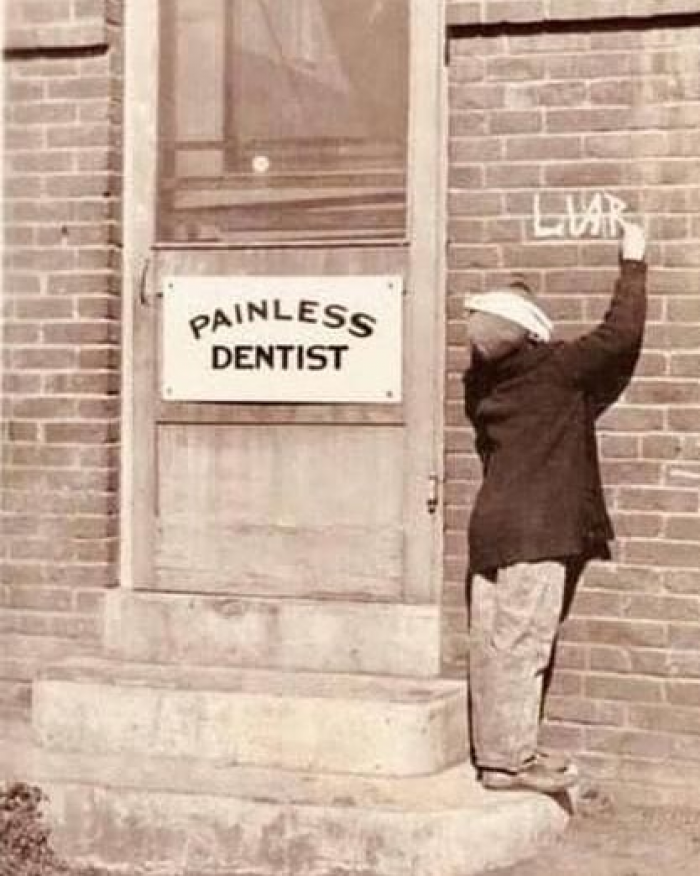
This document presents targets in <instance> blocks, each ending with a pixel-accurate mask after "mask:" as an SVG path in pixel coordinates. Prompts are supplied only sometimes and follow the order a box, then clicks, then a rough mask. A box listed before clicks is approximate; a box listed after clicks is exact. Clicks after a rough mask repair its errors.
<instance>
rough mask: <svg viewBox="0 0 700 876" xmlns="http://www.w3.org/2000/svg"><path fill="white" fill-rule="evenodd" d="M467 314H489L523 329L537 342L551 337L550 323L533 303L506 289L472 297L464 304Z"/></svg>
mask: <svg viewBox="0 0 700 876" xmlns="http://www.w3.org/2000/svg"><path fill="white" fill-rule="evenodd" d="M464 306H465V309H466V310H467V312H470V311H471V312H477V313H491V314H493V315H494V316H500V317H502V318H503V319H508V320H510V321H511V322H514V323H516V324H517V325H519V326H521V327H522V328H524V329H525V330H526V331H527V332H528V333H529V334H530V335H532V337H534V338H535V339H536V340H538V341H549V340H550V339H551V337H552V328H553V326H552V321H551V320H550V319H549V317H548V316H547V314H546V313H545V312H544V311H543V310H542V309H541V308H540V307H538V306H537V305H536V304H535V303H534V302H532V301H529V300H528V299H527V298H523V296H522V295H518V294H517V293H516V292H511V291H510V290H508V289H498V290H495V291H493V292H485V293H483V294H480V295H472V296H471V297H470V298H467V299H466V301H465V302H464Z"/></svg>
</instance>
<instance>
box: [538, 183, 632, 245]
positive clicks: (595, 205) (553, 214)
mask: <svg viewBox="0 0 700 876" xmlns="http://www.w3.org/2000/svg"><path fill="white" fill-rule="evenodd" d="M563 198H564V204H563V209H559V210H556V211H555V210H550V211H549V212H547V211H545V209H544V208H543V205H542V197H541V195H540V194H539V193H538V194H536V195H535V200H534V206H533V233H534V236H535V237H536V238H537V239H540V240H542V239H547V238H566V237H572V238H574V239H578V238H581V237H600V238H610V239H613V238H616V237H618V236H619V234H620V231H621V230H622V227H623V225H624V222H625V219H624V213H625V212H626V211H627V209H628V207H627V204H626V203H625V202H624V201H623V200H622V199H621V198H617V197H615V195H611V194H609V193H608V192H594V193H593V194H590V193H586V192H581V193H579V194H567V195H564V196H563Z"/></svg>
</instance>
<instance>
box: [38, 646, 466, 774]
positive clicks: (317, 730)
mask: <svg viewBox="0 0 700 876" xmlns="http://www.w3.org/2000/svg"><path fill="white" fill-rule="evenodd" d="M466 712H467V704H466V687H465V685H463V684H461V683H459V682H455V681H447V680H443V679H430V680H426V679H405V678H390V677H385V676H359V675H342V674H321V673H297V672H295V673H284V672H273V671H260V670H258V671H256V670H239V669H212V668H201V667H182V666H162V665H154V664H135V663H122V662H118V661H113V660H100V659H77V660H74V661H68V662H65V663H63V664H58V665H56V666H53V667H50V668H48V669H46V670H45V671H44V672H43V673H42V675H41V677H40V678H39V679H38V680H37V681H36V682H35V685H34V695H33V714H32V721H33V727H34V732H35V735H36V739H37V741H38V742H39V743H40V744H41V745H43V746H44V747H46V748H49V749H56V750H61V751H73V752H81V753H89V752H93V753H104V754H107V753H113V754H116V753H119V754H126V753H131V754H134V755H138V754H143V755H146V754H148V755H152V756H154V757H168V756H172V757H197V758H204V759H207V760H212V761H217V762H219V763H226V764H229V765H234V764H235V765H242V764H247V765H255V766H270V767H280V768H285V769H298V770H310V771H314V772H339V773H356V774H366V775H396V776H402V775H415V774H429V773H433V772H438V771H440V770H442V769H444V768H445V767H447V766H449V765H451V764H455V763H458V762H460V761H462V760H464V759H465V758H466V751H467V727H466V723H467V721H466Z"/></svg>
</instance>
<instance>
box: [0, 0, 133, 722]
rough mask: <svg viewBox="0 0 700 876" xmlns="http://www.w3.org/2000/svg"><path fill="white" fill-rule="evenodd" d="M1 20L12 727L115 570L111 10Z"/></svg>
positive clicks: (7, 669) (7, 689)
mask: <svg viewBox="0 0 700 876" xmlns="http://www.w3.org/2000/svg"><path fill="white" fill-rule="evenodd" d="M6 16H7V17H6V40H5V66H4V77H5V107H4V112H5V156H4V158H5V160H4V197H5V204H4V213H5V228H4V235H5V250H4V260H3V261H4V264H3V269H4V277H3V316H4V327H3V337H2V342H3V348H2V365H3V375H2V376H3V409H2V414H3V432H2V439H3V440H2V499H1V502H0V512H1V518H0V528H2V532H3V539H2V557H1V562H2V576H1V578H2V586H0V634H1V635H2V644H1V645H0V717H3V718H5V717H8V716H9V717H14V716H18V717H20V718H24V717H26V715H27V712H28V707H29V697H30V685H29V682H30V680H31V678H32V677H33V675H34V674H35V672H36V671H37V669H38V667H39V666H40V665H41V663H42V662H43V661H45V660H51V659H55V658H58V657H61V656H65V655H70V654H74V653H79V652H81V651H84V650H85V649H86V648H90V647H91V646H93V645H94V643H95V642H96V641H97V640H98V637H99V616H100V605H101V597H102V594H103V591H104V588H105V587H108V586H110V585H112V584H113V583H114V580H115V575H116V568H115V557H116V543H117V472H118V466H117V463H118V459H117V452H118V437H119V430H118V383H119V375H118V353H119V349H118V312H119V297H118V296H119V285H118V283H119V261H120V260H119V251H120V243H119V233H120V232H119V203H120V185H121V182H120V176H121V174H120V153H119V133H120V130H119V129H120V121H119V119H120V88H121V70H120V64H121V48H120V4H119V3H115V2H106V0H11V2H9V3H8V4H7V7H6Z"/></svg>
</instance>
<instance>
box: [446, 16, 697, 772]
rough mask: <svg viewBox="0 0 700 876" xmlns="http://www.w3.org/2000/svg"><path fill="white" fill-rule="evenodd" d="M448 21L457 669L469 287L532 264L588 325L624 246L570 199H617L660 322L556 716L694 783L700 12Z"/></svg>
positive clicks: (461, 657) (526, 270)
mask: <svg viewBox="0 0 700 876" xmlns="http://www.w3.org/2000/svg"><path fill="white" fill-rule="evenodd" d="M457 5H460V4H455V7H456V6H457ZM461 5H462V6H464V7H466V6H467V5H469V4H461ZM472 5H475V4H472ZM487 5H488V4H487ZM501 5H508V4H501ZM509 5H510V6H513V5H517V4H512V3H511V4H509ZM530 5H531V6H532V5H533V4H530ZM582 5H585V4H579V8H580V7H581V6H582ZM686 5H687V4H686ZM523 6H524V4H523ZM671 6H673V4H671ZM483 8H484V6H483V4H482V5H481V6H480V10H481V12H483ZM669 11H672V10H669ZM453 36H454V39H453V41H452V44H451V48H452V59H451V64H450V71H449V79H450V86H449V87H450V142H449V154H450V159H449V160H450V169H449V237H450V242H451V243H450V250H449V279H448V304H447V306H448V317H449V318H448V328H447V331H448V338H447V343H448V368H449V373H448V378H447V397H448V401H447V423H448V426H447V458H446V466H447V474H448V481H447V499H448V508H447V524H446V525H447V533H446V545H447V556H446V561H445V562H446V576H445V597H444V599H445V605H446V630H445V661H446V665H447V670H448V672H449V673H451V674H456V675H461V674H462V673H463V671H464V664H465V657H466V655H465V635H464V628H465V616H464V573H465V566H466V550H465V547H466V545H465V529H466V524H467V518H468V513H469V508H470V503H471V500H472V498H473V496H474V493H475V489H476V487H477V485H478V481H479V477H480V472H479V466H478V464H477V461H476V459H475V457H474V454H473V452H472V437H471V434H470V431H469V429H468V427H467V425H466V422H465V418H464V414H463V399H462V385H461V371H462V369H463V367H464V364H465V355H466V351H465V324H464V319H463V309H462V303H463V297H464V294H465V293H467V292H475V291H480V290H483V289H485V288H488V287H489V285H490V284H492V283H494V282H498V281H501V280H503V279H504V278H506V277H508V276H509V274H510V271H519V272H521V273H523V274H524V275H525V276H526V278H527V279H528V280H529V281H530V283H531V284H532V286H533V287H534V288H535V290H536V291H537V292H538V293H539V294H540V295H541V296H542V301H543V303H544V305H545V306H546V308H547V309H548V310H549V311H551V313H552V315H553V316H554V317H555V319H556V321H557V322H558V324H559V328H560V334H561V335H563V336H572V335H575V334H577V333H579V332H580V331H582V330H584V329H585V328H587V327H589V326H590V325H592V323H593V321H594V320H596V319H597V318H599V317H600V315H601V314H602V313H603V311H604V308H605V306H606V302H607V299H608V295H609V292H610V290H611V287H612V283H613V281H614V278H615V276H616V273H617V266H616V255H617V244H616V242H615V241H614V240H612V239H610V227H609V224H608V223H607V222H600V223H596V222H594V221H593V217H592V214H591V217H590V218H591V221H590V222H589V223H588V224H587V225H586V226H585V227H578V228H577V227H572V226H571V224H570V223H569V222H568V221H567V220H566V213H567V196H568V197H570V198H571V199H572V200H571V202H570V203H571V204H572V205H573V207H574V209H575V210H576V211H577V212H579V213H580V212H581V210H582V209H583V207H584V206H585V205H588V206H590V205H591V204H592V205H593V211H595V209H596V208H597V207H600V206H601V205H602V206H603V207H606V206H609V205H612V206H613V209H615V204H616V203H617V202H615V201H611V200H610V196H612V197H614V198H618V199H620V200H622V201H624V203H625V205H626V206H627V209H628V212H629V215H637V216H640V217H643V219H644V222H645V224H646V225H647V227H648V230H649V234H650V238H651V245H650V247H649V254H648V255H649V262H650V265H651V271H650V276H649V288H650V292H651V304H650V322H649V326H648V331H647V336H646V342H645V347H644V353H643V356H642V360H641V363H640V366H639V368H638V371H637V375H636V378H635V380H634V382H633V384H632V386H631V387H630V388H629V390H628V391H627V393H626V395H625V398H624V401H623V403H621V404H619V405H618V406H617V407H616V408H615V409H614V410H612V412H609V413H608V414H606V415H605V417H604V419H603V420H602V422H601V430H600V431H601V439H600V444H601V448H602V458H603V472H604V479H605V484H606V487H607V496H608V500H609V506H610V508H611V510H612V512H613V515H614V519H615V522H616V528H617V532H618V536H619V538H618V541H617V544H616V547H615V563H614V564H596V565H594V566H592V567H591V568H590V569H589V572H588V574H587V575H586V578H585V581H584V583H583V586H582V587H581V588H580V590H579V592H578V595H577V598H576V601H575V605H574V611H573V616H572V618H571V619H570V620H569V621H568V623H567V624H566V627H565V632H564V635H563V640H562V643H561V646H560V649H559V654H558V661H557V671H556V674H555V677H554V682H553V686H552V695H551V698H550V701H549V708H548V717H549V723H548V727H547V732H548V736H549V738H550V740H551V741H552V743H554V744H561V745H566V746H567V747H569V748H570V749H573V750H574V751H576V752H578V753H579V754H580V755H581V756H582V757H583V759H584V761H585V762H586V763H587V765H588V766H589V768H590V769H591V770H593V771H594V772H595V773H597V774H599V775H601V776H607V777H609V778H616V779H619V778H624V779H627V780H630V781H633V780H637V779H639V780H644V779H653V780H657V781H661V780H663V781H668V782H677V783H678V784H679V785H682V784H683V783H686V784H687V783H688V782H689V780H690V779H689V776H691V775H693V776H694V777H695V779H694V780H696V779H697V777H698V774H699V773H700V598H699V594H700V513H699V512H700V505H699V494H698V490H699V488H700V382H699V381H698V374H699V372H700V352H699V351H700V133H698V128H699V125H700V16H692V17H691V16H688V17H687V18H685V19H683V18H680V17H679V18H676V19H673V20H672V21H669V20H666V21H663V20H660V21H655V20H648V21H645V20H637V21H629V22H628V23H627V24H626V25H625V24H623V26H622V28H620V26H619V23H618V26H617V27H616V28H612V27H608V26H607V24H606V23H605V21H601V22H598V23H586V24H585V25H584V24H582V25H581V27H580V28H579V27H577V26H576V25H572V24H571V23H567V24H566V25H565V26H564V25H562V26H557V25H551V24H550V25H548V26H547V27H546V28H538V27H537V26H536V25H534V26H533V25H528V26H527V27H518V26H517V25H506V26H496V27H495V28H493V29H489V28H488V27H478V28H474V29H472V30H470V29H469V28H461V29H459V30H457V31H454V32H453ZM537 197H539V207H540V224H539V227H536V225H535V211H536V200H535V199H536V198H537ZM555 232H556V234H555ZM559 234H561V236H557V235H559ZM577 235H580V236H577Z"/></svg>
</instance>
